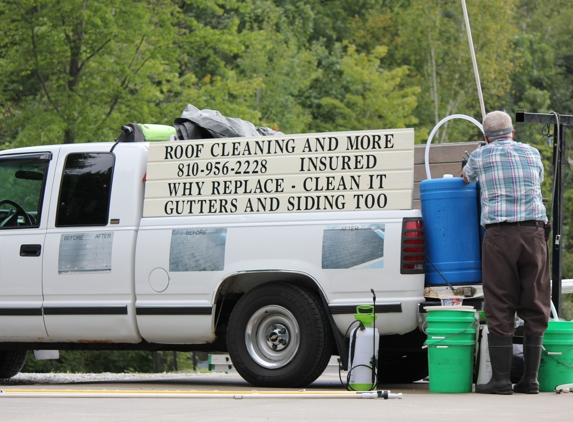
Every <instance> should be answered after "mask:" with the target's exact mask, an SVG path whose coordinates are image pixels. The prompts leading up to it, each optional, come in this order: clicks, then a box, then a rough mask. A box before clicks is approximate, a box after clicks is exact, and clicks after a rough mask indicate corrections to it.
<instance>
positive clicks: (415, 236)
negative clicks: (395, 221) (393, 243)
mask: <svg viewBox="0 0 573 422" xmlns="http://www.w3.org/2000/svg"><path fill="white" fill-rule="evenodd" d="M401 248H402V258H401V265H400V274H423V273H424V270H425V268H426V235H425V233H424V222H423V221H422V219H421V218H404V220H403V221H402V243H401Z"/></svg>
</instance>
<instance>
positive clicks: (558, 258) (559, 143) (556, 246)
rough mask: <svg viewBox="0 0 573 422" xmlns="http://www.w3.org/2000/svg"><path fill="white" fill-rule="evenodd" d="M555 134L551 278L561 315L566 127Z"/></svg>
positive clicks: (555, 301)
mask: <svg viewBox="0 0 573 422" xmlns="http://www.w3.org/2000/svg"><path fill="white" fill-rule="evenodd" d="M553 133H555V134H559V135H558V136H559V139H555V142H554V145H553V165H554V168H555V180H554V181H553V183H555V193H554V195H553V198H552V200H553V203H552V220H553V236H552V240H553V244H552V249H553V254H552V262H551V264H552V265H551V268H552V269H551V279H552V280H553V285H552V287H551V297H552V301H553V305H554V306H555V310H556V311H557V315H558V316H561V294H562V289H561V279H562V276H563V271H562V264H561V263H562V258H563V248H562V247H561V246H562V244H563V239H562V232H563V180H564V174H565V127H564V126H563V125H558V124H555V125H554V132H553Z"/></svg>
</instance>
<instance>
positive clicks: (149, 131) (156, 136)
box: [139, 123, 176, 142]
mask: <svg viewBox="0 0 573 422" xmlns="http://www.w3.org/2000/svg"><path fill="white" fill-rule="evenodd" d="M139 127H140V128H141V131H142V132H143V136H145V140H146V141H148V142H153V141H168V140H169V138H170V137H171V135H175V134H176V132H175V128H174V127H173V126H167V125H155V124H149V123H139Z"/></svg>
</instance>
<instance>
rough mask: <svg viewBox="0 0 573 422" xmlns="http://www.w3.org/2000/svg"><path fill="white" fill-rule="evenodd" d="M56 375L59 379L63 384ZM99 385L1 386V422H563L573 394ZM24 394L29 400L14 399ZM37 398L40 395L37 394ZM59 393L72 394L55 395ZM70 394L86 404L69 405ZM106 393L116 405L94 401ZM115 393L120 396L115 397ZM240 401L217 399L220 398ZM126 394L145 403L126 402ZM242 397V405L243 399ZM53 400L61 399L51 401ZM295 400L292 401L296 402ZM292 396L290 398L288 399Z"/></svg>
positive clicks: (175, 382) (326, 380)
mask: <svg viewBox="0 0 573 422" xmlns="http://www.w3.org/2000/svg"><path fill="white" fill-rule="evenodd" d="M58 375H59V374H54V379H58ZM109 378H110V379H108V380H106V379H105V376H104V377H103V379H100V380H99V381H85V377H83V378H82V377H81V376H79V375H78V376H70V375H62V376H61V378H59V379H60V383H58V384H53V383H52V384H41V385H34V384H29V383H28V382H29V381H31V380H30V379H26V376H25V375H21V376H19V378H18V379H17V380H15V381H16V382H12V383H11V384H12V385H0V389H2V390H3V391H5V392H6V393H4V394H0V415H1V420H2V421H3V422H4V421H9V422H11V421H18V422H28V421H30V422H32V421H33V422H37V421H38V420H42V421H62V422H67V421H74V422H81V421H105V422H111V421H133V420H138V421H153V422H156V421H313V422H317V421H358V420H360V421H381V420H387V421H440V422H443V421H456V422H461V421H464V422H465V421H480V422H485V421H487V422H490V421H544V420H553V421H560V420H564V419H566V418H568V417H569V415H570V413H571V410H570V409H572V408H573V394H560V395H558V394H555V393H541V394H539V395H536V396H531V395H524V394H514V395H512V396H490V395H479V394H474V393H467V394H435V393H430V392H429V389H428V384H427V383H425V382H418V383H414V384H408V385H384V386H379V387H380V388H381V389H386V390H387V389H390V390H391V391H392V393H402V399H391V400H383V399H371V400H365V399H356V398H351V399H349V398H308V397H305V394H306V393H309V394H306V396H310V394H312V393H317V392H322V391H327V392H334V393H336V392H342V391H344V390H343V389H342V388H341V386H340V382H339V380H338V375H337V374H335V373H327V374H324V375H323V376H322V377H320V378H319V379H318V380H317V381H316V382H315V383H313V384H312V385H311V386H309V387H308V388H306V389H305V390H304V391H303V392H300V390H296V389H261V388H259V389H255V388H253V387H251V386H250V385H248V384H247V383H245V382H244V381H243V380H242V379H241V378H240V377H239V376H238V375H236V374H205V375H195V374H171V375H169V376H165V377H163V378H161V379H148V378H147V376H141V378H138V377H137V376H135V377H134V376H130V379H128V380H117V379H113V378H114V377H111V376H110V377H109ZM18 390H22V391H27V392H28V393H30V394H31V395H30V396H28V397H13V396H9V394H13V393H14V392H16V391H18ZM37 390H40V391H37ZM56 390H67V391H63V392H61V393H57V391H56ZM70 390H71V391H75V392H80V391H84V392H85V394H86V395H88V396H89V397H84V398H79V397H75V398H70V397H69V396H70ZM103 390H106V391H107V392H108V393H110V394H112V395H113V394H115V396H114V397H115V398H102V397H97V396H98V394H101V392H102V391H103ZM114 391H118V393H114ZM177 391H181V392H187V393H189V392H192V391H194V392H197V393H204V394H211V395H212V397H211V398H204V397H201V398H198V397H193V396H191V395H188V396H186V397H184V398H165V397H163V398H162V397H161V395H164V394H166V393H176V392H177ZM230 391H234V392H237V393H236V394H238V395H235V394H233V395H228V396H225V397H218V394H219V393H221V392H230ZM253 391H265V392H275V393H277V394H281V393H285V394H284V397H280V398H276V397H263V398H254V397H253V396H252V395H250V394H252V392H253ZM128 392H132V393H138V392H141V393H146V394H149V395H150V397H146V398H124V396H125V394H126V393H128ZM241 392H242V393H243V395H242V397H243V398H234V397H240V394H241ZM50 393H52V394H53V393H57V394H61V396H59V397H48V394H50ZM293 393H294V394H293ZM289 394H290V395H289Z"/></svg>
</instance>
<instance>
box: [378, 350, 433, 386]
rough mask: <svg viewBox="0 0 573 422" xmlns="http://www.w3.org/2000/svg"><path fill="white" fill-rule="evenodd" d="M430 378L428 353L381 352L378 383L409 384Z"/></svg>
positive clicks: (422, 351) (421, 351)
mask: <svg viewBox="0 0 573 422" xmlns="http://www.w3.org/2000/svg"><path fill="white" fill-rule="evenodd" d="M427 376H428V351H427V349H424V350H420V351H408V352H403V353H400V352H381V353H380V355H379V357H378V382H379V383H383V384H409V383H411V382H414V381H418V380H421V379H423V378H425V377H427Z"/></svg>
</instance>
